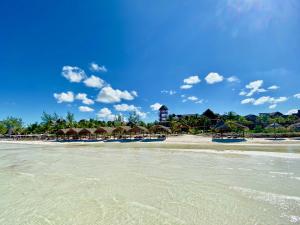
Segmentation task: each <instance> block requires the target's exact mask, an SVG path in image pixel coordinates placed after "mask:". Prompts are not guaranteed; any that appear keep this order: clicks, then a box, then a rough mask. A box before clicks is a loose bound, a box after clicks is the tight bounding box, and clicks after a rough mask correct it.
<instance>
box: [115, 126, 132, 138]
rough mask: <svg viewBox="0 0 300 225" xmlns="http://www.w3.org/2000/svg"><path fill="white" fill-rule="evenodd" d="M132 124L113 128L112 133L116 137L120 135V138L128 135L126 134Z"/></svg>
mask: <svg viewBox="0 0 300 225" xmlns="http://www.w3.org/2000/svg"><path fill="white" fill-rule="evenodd" d="M130 129H131V127H130V126H119V127H116V128H115V129H113V131H112V134H113V136H114V137H116V136H118V137H119V138H124V137H126V134H129V130H130Z"/></svg>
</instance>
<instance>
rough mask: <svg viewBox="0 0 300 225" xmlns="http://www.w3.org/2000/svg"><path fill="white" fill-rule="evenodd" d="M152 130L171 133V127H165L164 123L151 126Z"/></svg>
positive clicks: (153, 131)
mask: <svg viewBox="0 0 300 225" xmlns="http://www.w3.org/2000/svg"><path fill="white" fill-rule="evenodd" d="M150 131H151V132H152V133H164V134H170V133H171V129H170V128H168V127H165V126H163V125H154V126H152V127H151V128H150Z"/></svg>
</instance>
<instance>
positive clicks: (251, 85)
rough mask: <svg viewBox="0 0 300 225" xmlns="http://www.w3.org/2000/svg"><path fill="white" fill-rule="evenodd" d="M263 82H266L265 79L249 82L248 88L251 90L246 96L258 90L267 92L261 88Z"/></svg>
mask: <svg viewBox="0 0 300 225" xmlns="http://www.w3.org/2000/svg"><path fill="white" fill-rule="evenodd" d="M263 83H264V81H263V80H256V81H252V82H250V83H249V84H247V85H246V88H247V89H249V90H250V92H249V93H248V94H247V95H246V96H248V97H250V96H252V95H253V94H254V93H256V92H265V90H264V89H262V88H261V86H262V85H263Z"/></svg>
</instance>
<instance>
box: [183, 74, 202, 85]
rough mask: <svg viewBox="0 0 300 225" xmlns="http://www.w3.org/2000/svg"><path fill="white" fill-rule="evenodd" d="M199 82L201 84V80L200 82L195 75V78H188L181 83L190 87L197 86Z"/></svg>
mask: <svg viewBox="0 0 300 225" xmlns="http://www.w3.org/2000/svg"><path fill="white" fill-rule="evenodd" d="M200 82H201V80H200V78H199V76H197V75H196V76H190V77H188V78H186V79H184V80H183V83H185V84H190V85H194V84H198V83H200Z"/></svg>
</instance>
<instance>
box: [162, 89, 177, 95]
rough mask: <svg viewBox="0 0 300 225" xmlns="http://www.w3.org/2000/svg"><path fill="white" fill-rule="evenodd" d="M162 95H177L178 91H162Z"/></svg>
mask: <svg viewBox="0 0 300 225" xmlns="http://www.w3.org/2000/svg"><path fill="white" fill-rule="evenodd" d="M161 93H163V94H169V95H175V94H176V91H173V90H169V91H168V90H162V91H161Z"/></svg>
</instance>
